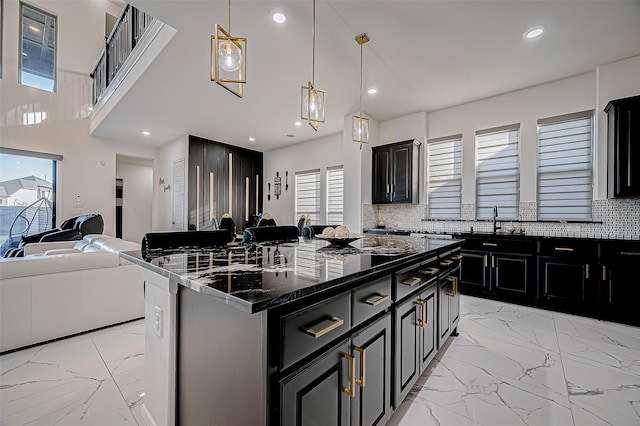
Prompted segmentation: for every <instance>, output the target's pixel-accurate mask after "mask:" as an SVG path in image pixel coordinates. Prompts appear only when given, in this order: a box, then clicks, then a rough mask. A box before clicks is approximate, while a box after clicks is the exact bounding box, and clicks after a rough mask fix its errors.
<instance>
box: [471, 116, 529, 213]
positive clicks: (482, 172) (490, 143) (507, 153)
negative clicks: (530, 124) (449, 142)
mask: <svg viewBox="0 0 640 426" xmlns="http://www.w3.org/2000/svg"><path fill="white" fill-rule="evenodd" d="M519 130H520V126H519V125H512V126H505V127H500V128H495V129H487V130H483V131H478V132H476V217H477V218H478V219H491V218H492V217H493V207H494V206H497V207H498V216H500V217H501V218H503V219H517V218H518V202H519V194H518V182H519V175H520V171H519V167H518V165H519V162H518V139H519V137H518V133H519Z"/></svg>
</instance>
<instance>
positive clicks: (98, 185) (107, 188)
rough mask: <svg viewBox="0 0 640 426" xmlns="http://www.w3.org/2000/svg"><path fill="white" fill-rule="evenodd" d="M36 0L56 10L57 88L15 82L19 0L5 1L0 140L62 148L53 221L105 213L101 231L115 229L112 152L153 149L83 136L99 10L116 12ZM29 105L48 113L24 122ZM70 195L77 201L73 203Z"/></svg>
mask: <svg viewBox="0 0 640 426" xmlns="http://www.w3.org/2000/svg"><path fill="white" fill-rule="evenodd" d="M38 5H40V6H42V7H44V8H46V9H48V10H50V11H52V12H55V13H57V14H58V28H59V30H58V31H59V33H58V90H57V92H56V93H49V92H45V91H42V90H39V89H34V88H31V87H25V86H22V85H19V84H18V83H17V82H18V65H17V62H18V61H17V58H18V54H19V52H18V47H19V42H18V33H19V31H18V21H19V20H18V19H17V17H18V16H19V2H18V1H15V0H9V1H5V2H4V22H3V24H4V28H3V31H4V32H3V49H4V51H3V60H4V62H3V78H2V79H0V93H2V102H1V104H0V144H1V145H2V146H3V147H10V148H15V149H22V150H29V151H38V152H46V153H53V154H59V155H62V156H63V160H62V161H61V162H59V165H58V176H57V178H58V188H57V189H58V192H57V194H56V202H57V221H58V225H59V224H60V223H61V222H62V221H63V220H64V219H66V218H69V217H72V216H77V215H79V214H83V213H92V212H95V213H100V214H102V215H103V217H104V221H105V231H104V232H105V233H107V234H111V235H114V234H115V177H116V154H124V155H130V156H135V157H144V158H155V156H156V149H155V148H153V147H148V146H142V145H136V144H127V143H121V142H115V141H109V140H104V139H98V138H94V137H91V136H89V123H88V120H87V119H86V118H85V117H86V116H87V114H88V106H89V104H90V102H91V79H90V77H89V73H90V72H91V71H93V67H94V65H95V62H96V61H97V59H98V54H99V53H100V51H101V49H102V47H103V45H104V25H105V23H104V21H105V19H104V16H105V12H107V11H109V12H110V13H115V14H117V13H118V12H117V10H115V11H114V5H113V4H112V3H111V2H109V1H108V0H94V1H80V2H70V1H49V0H45V1H39V2H38ZM116 9H117V8H116ZM10 17H16V19H10ZM32 111H45V112H47V119H46V120H45V121H43V122H42V123H40V124H35V125H30V126H23V125H22V123H23V122H22V115H23V113H25V112H32ZM77 195H80V197H81V200H82V203H83V207H82V208H75V207H74V203H75V200H76V196H77Z"/></svg>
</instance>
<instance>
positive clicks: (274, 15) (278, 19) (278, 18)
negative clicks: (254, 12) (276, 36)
mask: <svg viewBox="0 0 640 426" xmlns="http://www.w3.org/2000/svg"><path fill="white" fill-rule="evenodd" d="M271 19H273V22H275V23H276V24H284V22H285V21H286V20H287V17H286V16H285V14H284V13H283V12H282V11H281V10H280V9H275V10H272V11H271Z"/></svg>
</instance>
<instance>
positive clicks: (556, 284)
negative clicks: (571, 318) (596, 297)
mask: <svg viewBox="0 0 640 426" xmlns="http://www.w3.org/2000/svg"><path fill="white" fill-rule="evenodd" d="M539 262H540V271H539V280H540V287H541V288H540V293H541V294H540V296H541V301H542V303H543V304H544V305H547V306H549V307H552V308H556V309H562V310H566V311H570V312H578V313H579V312H582V311H583V310H584V305H585V301H586V290H587V277H588V275H589V274H588V272H590V271H588V269H589V267H588V266H587V265H586V264H582V263H573V262H568V261H564V260H562V259H557V258H549V257H544V256H540V257H539Z"/></svg>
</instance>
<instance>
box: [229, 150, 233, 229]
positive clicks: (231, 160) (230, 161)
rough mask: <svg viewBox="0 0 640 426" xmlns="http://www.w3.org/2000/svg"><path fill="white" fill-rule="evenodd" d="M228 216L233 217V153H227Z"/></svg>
mask: <svg viewBox="0 0 640 426" xmlns="http://www.w3.org/2000/svg"><path fill="white" fill-rule="evenodd" d="M229 214H230V215H231V216H233V153H231V152H230V153H229Z"/></svg>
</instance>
